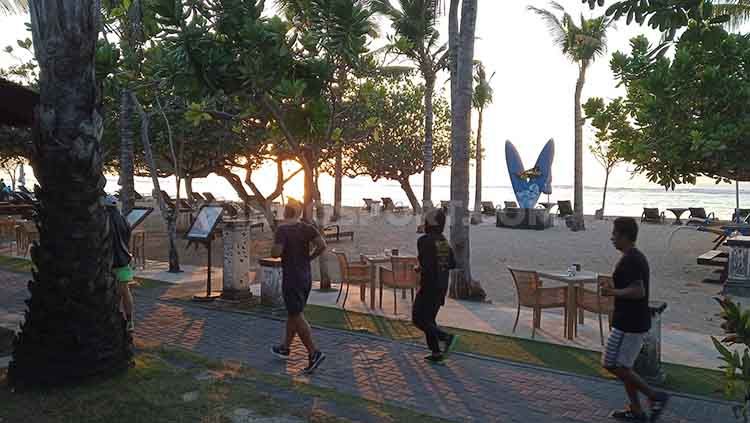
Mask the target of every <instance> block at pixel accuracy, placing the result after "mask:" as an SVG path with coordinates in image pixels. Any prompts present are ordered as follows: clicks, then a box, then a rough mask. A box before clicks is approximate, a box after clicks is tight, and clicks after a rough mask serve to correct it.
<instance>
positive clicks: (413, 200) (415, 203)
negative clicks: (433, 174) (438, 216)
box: [398, 177, 422, 215]
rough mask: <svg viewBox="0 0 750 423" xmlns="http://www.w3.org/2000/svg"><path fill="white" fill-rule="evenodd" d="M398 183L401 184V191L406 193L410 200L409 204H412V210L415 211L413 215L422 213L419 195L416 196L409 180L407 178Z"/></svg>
mask: <svg viewBox="0 0 750 423" xmlns="http://www.w3.org/2000/svg"><path fill="white" fill-rule="evenodd" d="M398 182H399V183H400V184H401V189H403V190H404V192H405V193H406V198H408V199H409V204H411V209H412V210H413V212H412V213H413V214H415V215H417V214H420V213H422V210H421V208H420V207H419V200H417V195H416V194H414V189H412V187H411V183H410V182H409V178H408V177H405V178H403V179H401V180H399V181H398Z"/></svg>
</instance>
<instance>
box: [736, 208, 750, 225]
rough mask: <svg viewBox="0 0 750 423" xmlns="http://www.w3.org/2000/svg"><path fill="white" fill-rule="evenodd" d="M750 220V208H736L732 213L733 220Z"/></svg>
mask: <svg viewBox="0 0 750 423" xmlns="http://www.w3.org/2000/svg"><path fill="white" fill-rule="evenodd" d="M748 220H750V209H735V211H734V213H732V222H745V223H748Z"/></svg>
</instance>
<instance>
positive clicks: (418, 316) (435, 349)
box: [412, 209, 457, 363]
mask: <svg viewBox="0 0 750 423" xmlns="http://www.w3.org/2000/svg"><path fill="white" fill-rule="evenodd" d="M444 228H445V213H443V211H442V210H439V209H435V210H431V211H430V212H428V213H427V215H426V216H425V225H424V230H425V235H423V236H422V237H420V238H419V240H418V241H417V251H418V255H419V267H418V268H417V269H415V270H416V271H418V272H421V278H420V283H419V284H420V287H419V291H418V292H417V296H416V298H415V299H414V307H413V308H412V321H413V322H414V325H415V326H417V327H418V328H419V329H420V330H421V331H422V332H424V333H425V337H426V338H427V345H428V346H429V348H430V350H431V351H432V354H431V355H428V356H427V357H425V359H426V360H428V361H430V362H434V363H439V362H441V361H443V359H444V356H443V352H446V353H447V352H449V351H450V350H451V348H453V346H454V345H455V343H456V340H457V337H456V335H450V334H447V333H445V332H443V331H442V330H441V329H440V327H438V325H437V322H436V321H435V318H436V317H437V314H438V311H439V310H440V307H442V306H443V305H444V304H445V295H446V294H447V293H448V280H449V276H450V269H453V268H455V267H456V261H455V259H454V257H453V250H452V249H451V246H450V244H449V243H448V240H446V239H445V237H444V236H443V229H444ZM440 341H442V342H445V343H446V346H445V350H444V351H441V350H440Z"/></svg>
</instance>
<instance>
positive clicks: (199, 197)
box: [190, 192, 206, 203]
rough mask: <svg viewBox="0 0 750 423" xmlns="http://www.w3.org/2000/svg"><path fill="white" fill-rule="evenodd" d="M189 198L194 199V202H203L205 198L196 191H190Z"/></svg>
mask: <svg viewBox="0 0 750 423" xmlns="http://www.w3.org/2000/svg"><path fill="white" fill-rule="evenodd" d="M190 198H191V199H192V200H193V201H195V202H196V203H205V202H206V198H205V197H204V196H202V195H200V194H198V193H197V192H193V193H191V194H190Z"/></svg>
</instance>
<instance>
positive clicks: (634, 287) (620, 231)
mask: <svg viewBox="0 0 750 423" xmlns="http://www.w3.org/2000/svg"><path fill="white" fill-rule="evenodd" d="M611 239H612V244H614V247H615V248H616V249H617V250H619V251H620V252H621V253H622V257H621V258H620V261H619V262H618V263H617V265H616V267H615V271H614V273H613V274H612V279H613V280H614V286H607V285H602V286H601V287H600V288H601V293H602V295H605V296H612V297H614V299H615V310H614V313H613V315H612V332H611V333H610V335H609V338H608V339H607V346H606V348H605V350H604V353H603V355H602V366H603V367H604V368H605V369H606V370H608V371H609V372H611V373H612V374H614V375H615V376H617V378H618V379H620V380H621V381H622V382H623V383H624V384H625V391H626V392H627V395H628V399H629V400H630V405H629V406H628V407H627V408H626V409H624V410H620V411H613V412H612V413H611V414H610V417H613V418H615V419H618V420H624V421H648V416H647V415H646V413H645V412H644V411H643V408H642V407H641V404H640V400H639V398H638V395H639V392H640V393H642V394H643V395H645V396H646V398H648V400H649V402H650V404H651V421H656V420H657V419H658V418H659V416H660V415H661V413H662V411H663V410H664V407H665V406H666V404H667V401H668V400H669V395H667V394H666V393H664V392H659V391H655V390H653V389H652V388H651V387H649V386H648V385H647V384H646V383H645V382H644V381H643V380H642V379H641V378H640V377H639V376H638V375H637V374H636V373H635V372H634V371H633V370H632V369H633V365H634V364H635V360H636V358H638V354H639V353H640V351H641V347H642V346H643V340H644V337H645V335H646V333H647V332H648V331H649V330H650V329H651V312H650V311H649V306H648V301H649V265H648V260H647V259H646V256H644V255H643V253H642V252H641V251H640V250H638V248H636V246H635V242H636V240H637V239H638V224H637V223H636V221H635V219H633V218H632V217H619V218H617V219H615V221H614V227H613V230H612V238H611Z"/></svg>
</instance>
